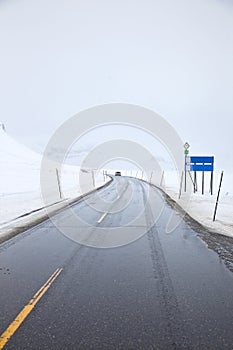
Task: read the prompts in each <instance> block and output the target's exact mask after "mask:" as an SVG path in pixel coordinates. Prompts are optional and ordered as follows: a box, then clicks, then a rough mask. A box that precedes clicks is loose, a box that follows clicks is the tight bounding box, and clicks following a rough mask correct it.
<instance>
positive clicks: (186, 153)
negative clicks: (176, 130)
mask: <svg viewBox="0 0 233 350" xmlns="http://www.w3.org/2000/svg"><path fill="white" fill-rule="evenodd" d="M189 147H190V145H189V143H188V142H185V144H184V164H185V166H184V192H186V191H187V157H188V154H189V150H188V149H189Z"/></svg>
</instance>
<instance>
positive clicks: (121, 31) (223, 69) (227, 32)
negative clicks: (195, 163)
mask: <svg viewBox="0 0 233 350" xmlns="http://www.w3.org/2000/svg"><path fill="white" fill-rule="evenodd" d="M0 48H1V52H0V96H1V103H0V120H1V121H3V122H4V123H5V124H6V129H7V131H8V132H9V133H10V134H11V135H13V136H14V137H15V138H17V139H18V140H21V141H23V142H24V143H25V144H27V145H29V146H30V147H31V148H37V147H38V146H37V144H38V142H39V143H41V144H44V145H45V144H46V141H47V140H48V139H49V137H50V136H51V135H52V133H53V132H54V131H55V129H56V128H57V127H58V126H59V125H60V124H61V123H63V122H64V121H65V120H66V119H67V118H69V117H70V116H72V115H74V114H76V113H78V112H79V111H81V110H83V109H86V108H89V107H92V106H95V105H99V104H103V103H111V102H125V103H131V104H137V105H141V106H144V107H148V108H150V109H152V110H154V111H156V112H157V113H159V114H161V115H162V116H163V117H164V118H165V119H166V120H167V121H168V122H169V123H171V124H172V125H173V126H174V128H175V129H176V130H177V132H178V133H179V134H180V136H181V138H182V139H184V140H187V141H189V143H190V144H191V146H192V150H193V151H194V153H195V154H198V153H202V154H211V153H213V154H215V155H216V156H217V157H218V161H219V163H221V162H222V163H223V166H226V165H229V164H232V166H233V156H232V154H233V152H232V149H233V137H232V131H233V1H231V0H204V1H203V0H143V1H142V0H141V1H139V0H118V1H112V0H98V1H96V0H82V1H80V0H76V1H75V0H69V1H67V0H40V1H35V0H1V1H0ZM223 158H224V160H223ZM222 160H223V161H222Z"/></svg>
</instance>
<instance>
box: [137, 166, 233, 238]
mask: <svg viewBox="0 0 233 350" xmlns="http://www.w3.org/2000/svg"><path fill="white" fill-rule="evenodd" d="M148 173H149V174H150V172H148ZM220 175H221V172H220V171H216V172H215V173H214V193H213V195H211V194H210V192H209V187H210V174H208V173H207V174H205V183H204V188H205V193H204V195H202V194H201V185H202V181H201V174H200V173H199V174H197V181H198V192H196V193H193V185H192V181H191V178H190V177H189V175H187V190H188V191H187V193H186V194H185V193H184V186H183V187H182V191H181V197H180V198H179V189H180V178H179V174H178V172H176V171H165V172H164V174H162V173H161V171H159V172H153V173H152V172H151V176H150V178H148V179H146V178H145V177H144V178H143V179H144V180H146V181H148V182H150V183H152V184H154V185H155V186H157V187H159V188H161V189H162V190H163V191H164V192H165V193H167V194H168V195H169V196H170V197H171V198H172V199H173V200H174V201H176V202H177V203H178V204H179V205H180V206H181V207H182V208H183V209H184V210H185V211H186V212H187V213H188V214H189V215H190V216H191V217H192V218H193V219H195V220H196V221H198V222H199V223H201V224H202V225H203V226H205V227H207V228H208V229H210V230H212V231H214V232H217V233H220V234H223V235H226V236H230V237H233V176H232V175H233V174H232V173H231V172H227V171H225V172H224V175H223V183H222V188H221V192H220V199H219V204H218V209H217V215H216V221H215V222H213V214H214V208H215V203H216V198H217V192H218V187H219V182H220ZM137 177H138V176H137ZM139 178H141V174H140V175H139ZM188 193H190V194H191V195H190V196H189V195H188Z"/></svg>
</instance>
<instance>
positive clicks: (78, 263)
mask: <svg viewBox="0 0 233 350" xmlns="http://www.w3.org/2000/svg"><path fill="white" fill-rule="evenodd" d="M148 193H150V198H149V197H148ZM148 198H149V200H148ZM71 210H72V213H71V211H70V210H68V209H65V210H63V211H61V212H60V213H58V214H57V215H56V216H55V217H54V218H53V220H52V221H50V220H47V221H45V222H44V223H42V224H40V225H38V226H36V227H34V228H33V229H30V230H28V231H26V232H24V233H23V234H20V235H18V236H16V237H14V238H13V239H11V240H10V241H8V242H5V243H4V244H1V245H0V286H1V289H0V308H1V309H0V310H1V312H0V334H2V337H1V338H0V344H1V345H0V349H1V348H3V345H4V344H5V346H4V349H17V350H21V349H22V350H25V349H35V350H40V349H63V350H64V349H108V350H109V349H211V350H213V349H233V345H232V344H233V322H232V321H233V274H232V272H230V271H229V270H228V269H227V268H226V266H225V264H224V263H223V261H222V260H221V259H220V258H219V256H218V255H217V254H216V253H215V252H214V251H212V250H211V249H208V247H207V245H206V244H205V243H204V242H203V241H202V240H201V239H200V238H199V237H198V235H197V233H196V232H195V230H193V228H191V227H190V226H189V224H188V223H187V222H186V221H184V220H183V219H182V218H181V217H180V214H179V213H176V212H174V209H173V208H172V207H171V206H169V205H168V204H167V203H165V201H164V199H163V196H162V195H161V194H160V192H159V190H157V189H156V188H154V187H151V186H149V185H148V184H146V183H145V182H142V181H140V180H136V179H133V178H127V177H116V178H115V179H114V180H113V181H112V183H111V184H110V185H108V186H107V187H105V188H103V189H101V190H100V191H98V192H96V193H94V194H92V195H90V196H88V198H87V201H80V202H78V203H76V204H74V205H73V206H72V208H71ZM73 214H75V215H76V216H77V217H78V219H75V218H74V215H73ZM171 215H175V217H176V218H178V219H180V224H179V225H178V226H177V228H175V229H174V230H173V231H172V232H171V233H169V234H168V233H166V226H167V222H168V220H169V218H170V217H171ZM61 231H63V233H62V232H61ZM64 233H65V234H64ZM68 236H69V237H68ZM54 273H55V275H54V276H53V274H54ZM51 276H53V277H52V278H51V279H50V280H49V278H50V277H51ZM48 280H49V281H48ZM46 281H48V283H46ZM42 286H43V287H42ZM41 287H42V289H41V290H40V288H41ZM38 291H39V293H37V292H38ZM33 296H34V298H33ZM32 298H33V300H32ZM25 306H26V308H25ZM15 319H16V320H15ZM14 320H15V322H14ZM7 340H8V341H7Z"/></svg>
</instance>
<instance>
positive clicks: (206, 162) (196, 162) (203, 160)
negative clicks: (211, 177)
mask: <svg viewBox="0 0 233 350" xmlns="http://www.w3.org/2000/svg"><path fill="white" fill-rule="evenodd" d="M186 166H187V167H188V168H189V169H188V170H189V171H214V157H213V156H211V157H202V156H201V157H194V156H190V157H187V158H186Z"/></svg>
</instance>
